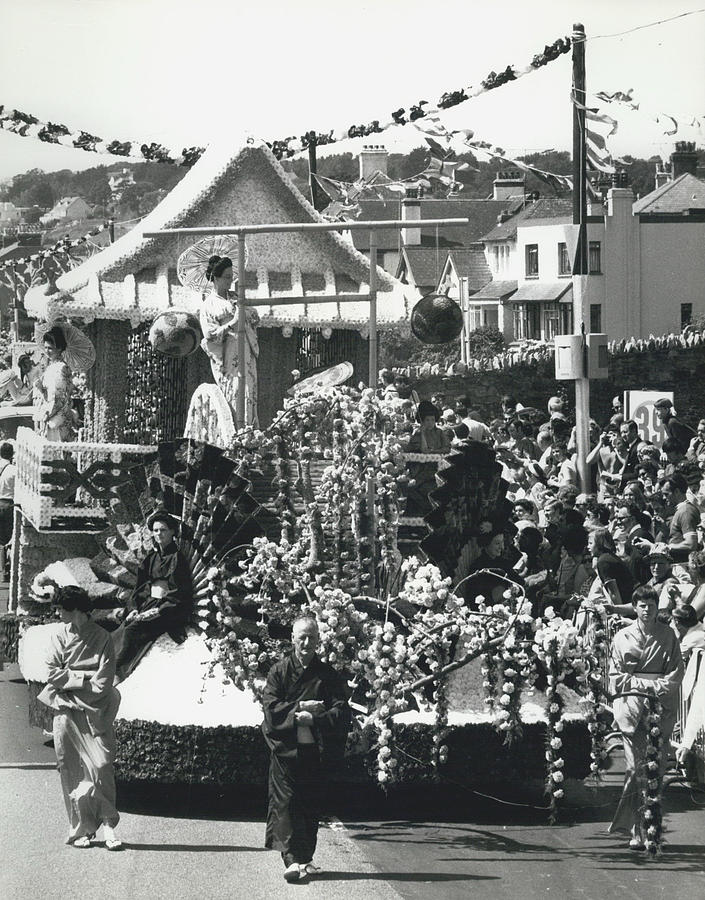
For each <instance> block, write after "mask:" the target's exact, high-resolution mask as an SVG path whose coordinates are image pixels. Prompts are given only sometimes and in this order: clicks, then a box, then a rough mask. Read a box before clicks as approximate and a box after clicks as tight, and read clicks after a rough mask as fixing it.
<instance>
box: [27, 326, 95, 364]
mask: <svg viewBox="0 0 705 900" xmlns="http://www.w3.org/2000/svg"><path fill="white" fill-rule="evenodd" d="M51 328H60V329H61V330H62V331H63V333H64V340H65V341H66V349H65V350H64V352H63V355H62V358H63V360H64V362H65V363H66V365H67V366H68V367H69V369H71V371H72V372H87V371H88V370H89V369H90V368H92V366H93V364H94V363H95V347H94V346H93V341H91V339H90V338H89V337H88V335H87V334H84V333H83V332H82V331H81V330H80V328H76V327H75V325H69V323H68V322H54V323H49V324H47V323H45V324H42V325H38V326H37V328H36V330H35V333H36V337H37V343H39V344H41V342H42V339H43V338H44V335H45V334H46V333H47V331H49V330H50V329H51Z"/></svg>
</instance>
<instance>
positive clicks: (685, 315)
mask: <svg viewBox="0 0 705 900" xmlns="http://www.w3.org/2000/svg"><path fill="white" fill-rule="evenodd" d="M692 321H693V304H692V303H681V331H682V330H683V329H684V328H685V326H686V325H690V323H691V322H692Z"/></svg>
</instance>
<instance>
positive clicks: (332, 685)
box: [262, 617, 350, 882]
mask: <svg viewBox="0 0 705 900" xmlns="http://www.w3.org/2000/svg"><path fill="white" fill-rule="evenodd" d="M318 641H319V636H318V625H317V623H316V620H315V619H314V618H312V617H302V618H299V619H297V620H296V621H295V622H294V625H293V629H292V640H291V642H292V647H293V652H292V653H291V654H290V655H289V656H287V657H286V658H285V659H283V660H282V661H281V662H278V663H276V664H275V665H274V666H273V667H272V669H271V670H270V672H269V676H268V677H267V684H266V686H265V689H264V694H263V697H262V705H263V707H264V722H263V724H262V731H263V733H264V737H265V740H266V741H267V745H268V746H269V749H270V751H271V754H272V755H271V760H270V765H269V809H268V812H267V830H266V835H265V847H266V848H267V849H269V850H279V852H280V853H281V856H282V859H283V861H284V865H285V867H286V868H285V870H284V878H285V879H286V881H289V882H295V881H302V880H304V879H305V878H307V876H309V875H314V874H315V873H316V872H317V871H318V870H317V868H316V866H314V864H313V854H314V852H315V850H316V839H317V835H318V803H317V798H318V796H319V795H320V793H321V786H322V782H323V780H324V778H325V776H326V775H327V772H328V769H329V767H330V757H331V754H334V753H335V751H336V750H340V749H341V745H342V747H344V741H345V737H346V735H347V730H348V723H349V721H350V709H349V707H348V690H347V686H346V684H345V680H344V678H343V677H342V675H341V673H340V672H337V671H336V670H335V669H333V668H332V667H331V666H329V665H328V664H327V663H324V662H322V661H321V660H320V659H319V658H318V657H317V656H316V649H317V647H318Z"/></svg>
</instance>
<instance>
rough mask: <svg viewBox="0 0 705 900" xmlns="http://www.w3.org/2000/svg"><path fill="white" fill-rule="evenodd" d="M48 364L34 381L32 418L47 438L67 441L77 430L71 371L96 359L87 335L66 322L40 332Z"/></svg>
mask: <svg viewBox="0 0 705 900" xmlns="http://www.w3.org/2000/svg"><path fill="white" fill-rule="evenodd" d="M42 343H43V348H44V355H45V357H46V360H47V366H46V368H45V369H44V371H43V372H42V373H41V374H40V375H39V377H38V378H37V379H36V381H35V382H34V422H35V426H36V429H37V431H38V432H39V433H40V434H42V435H43V436H44V437H46V438H47V439H48V440H50V441H69V440H71V439H72V438H73V437H74V434H75V431H76V422H77V419H76V415H75V413H74V411H73V409H72V406H71V397H72V395H73V382H72V380H71V372H72V371H74V372H85V371H87V370H88V369H90V367H91V366H92V365H93V363H94V362H95V349H94V348H93V344H92V343H91V341H90V339H89V338H88V337H86V335H85V334H83V332H82V331H79V329H78V328H74V326H73V325H69V324H68V323H65V324H61V325H54V326H53V327H52V328H49V329H48V330H47V331H45V332H44V334H43V336H42Z"/></svg>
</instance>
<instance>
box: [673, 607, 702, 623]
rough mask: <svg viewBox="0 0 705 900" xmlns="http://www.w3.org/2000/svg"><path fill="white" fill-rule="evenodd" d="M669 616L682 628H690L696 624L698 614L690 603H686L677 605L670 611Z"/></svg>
mask: <svg viewBox="0 0 705 900" xmlns="http://www.w3.org/2000/svg"><path fill="white" fill-rule="evenodd" d="M671 618H673V619H675V620H676V622H677V623H678V624H679V625H682V626H683V627H684V628H692V627H693V625H697V624H698V614H697V613H696V612H695V607H693V606H691V605H690V603H686V604H685V605H684V606H677V607H676V608H675V609H674V610H673V612H672V613H671Z"/></svg>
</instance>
